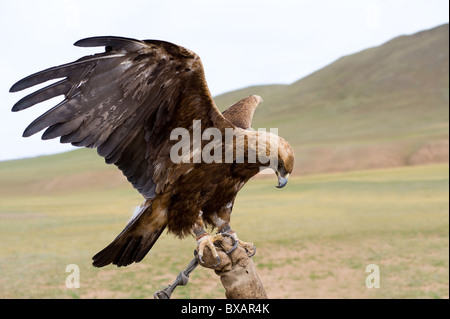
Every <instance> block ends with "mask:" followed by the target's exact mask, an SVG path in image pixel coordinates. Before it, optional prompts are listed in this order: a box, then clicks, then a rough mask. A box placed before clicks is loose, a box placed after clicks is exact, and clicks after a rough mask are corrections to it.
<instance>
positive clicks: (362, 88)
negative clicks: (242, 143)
mask: <svg viewBox="0 0 450 319" xmlns="http://www.w3.org/2000/svg"><path fill="white" fill-rule="evenodd" d="M250 94H258V95H261V96H262V97H263V99H264V103H263V104H262V105H261V106H260V107H259V108H258V109H257V111H256V113H255V117H254V121H253V124H254V125H253V126H254V128H270V127H275V128H278V129H279V134H280V135H281V136H283V137H285V138H286V139H287V140H288V141H289V142H290V143H291V144H293V146H294V148H295V151H296V168H297V169H296V172H297V173H314V172H329V171H342V170H352V169H365V168H379V167H390V166H403V165H410V164H427V163H440V162H448V158H449V156H448V138H449V26H448V24H447V25H443V26H440V27H437V28H434V29H431V30H427V31H423V32H419V33H417V34H414V35H411V36H401V37H399V38H395V39H393V40H391V41H389V42H387V43H385V44H383V45H381V46H378V47H374V48H371V49H367V50H364V51H362V52H359V53H356V54H353V55H349V56H345V57H343V58H341V59H339V60H337V61H336V62H334V63H332V64H330V65H329V66H327V67H325V68H323V69H321V70H319V71H317V72H315V73H313V74H311V75H309V76H307V77H306V78H303V79H301V80H299V81H297V82H295V83H293V84H291V85H274V86H260V87H250V88H246V89H242V90H238V91H234V92H231V93H227V94H224V95H221V96H218V97H217V98H216V99H215V100H216V103H217V104H218V105H219V107H220V108H221V109H222V110H223V109H225V108H226V107H228V106H229V105H231V104H232V103H234V101H236V100H238V99H240V98H242V97H244V96H247V95H250Z"/></svg>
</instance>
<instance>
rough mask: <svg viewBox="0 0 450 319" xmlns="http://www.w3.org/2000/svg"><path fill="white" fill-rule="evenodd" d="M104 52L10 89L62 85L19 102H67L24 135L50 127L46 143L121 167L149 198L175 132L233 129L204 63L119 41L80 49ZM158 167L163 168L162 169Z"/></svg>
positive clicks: (169, 47) (174, 50)
mask: <svg viewBox="0 0 450 319" xmlns="http://www.w3.org/2000/svg"><path fill="white" fill-rule="evenodd" d="M75 45H76V46H81V47H95V46H105V52H104V53H99V54H95V55H92V56H86V57H83V58H81V59H79V60H77V61H75V62H72V63H68V64H64V65H61V66H57V67H53V68H49V69H47V70H44V71H41V72H38V73H35V74H33V75H30V76H28V77H26V78H24V79H22V80H20V81H19V82H17V83H16V84H14V85H13V86H12V87H11V89H10V91H11V92H16V91H20V90H23V89H26V88H29V87H31V86H34V85H36V84H39V83H43V82H46V81H48V80H52V79H60V78H61V79H62V80H60V81H58V82H56V83H53V84H51V85H49V86H47V87H45V88H43V89H40V90H38V91H36V92H34V93H32V94H30V95H28V96H26V97H24V98H23V99H21V100H20V101H19V102H17V103H16V104H15V105H14V107H13V111H20V110H23V109H26V108H28V107H30V106H32V105H34V104H37V103H39V102H42V101H45V100H48V99H50V98H53V97H55V96H58V95H64V97H65V98H64V100H63V101H62V102H61V103H59V104H58V105H56V106H55V107H53V108H52V109H50V110H49V111H47V112H46V113H44V114H43V115H41V116H40V117H39V118H37V119H36V120H35V121H33V122H32V123H31V124H30V125H29V126H28V127H27V128H26V130H25V132H24V136H31V135H33V134H35V133H37V132H39V131H41V130H43V129H45V128H47V129H46V131H45V132H44V134H43V135H42V139H51V138H56V137H61V142H62V143H72V144H73V145H75V146H85V147H89V148H97V151H98V154H99V155H101V156H103V157H104V158H105V160H106V162H107V163H113V164H115V165H117V166H118V167H119V169H120V170H122V172H123V173H124V175H125V176H126V177H127V179H128V180H129V181H130V182H131V184H132V185H133V186H134V187H135V188H136V189H137V190H138V191H139V192H140V193H141V194H142V195H143V196H144V197H146V198H153V197H154V196H155V194H156V193H157V192H158V189H160V188H161V187H162V186H159V187H158V183H165V181H164V179H165V176H164V174H156V175H158V176H156V175H155V174H154V170H155V167H156V166H157V165H158V161H159V160H161V161H162V160H163V159H164V160H167V159H168V157H169V152H170V150H169V149H168V148H169V147H168V144H167V143H168V142H167V141H168V140H169V135H170V132H171V130H172V129H173V128H175V127H184V128H189V127H190V126H192V121H193V119H198V120H201V121H202V126H203V125H205V126H209V127H220V126H221V125H222V126H229V127H232V125H231V123H230V122H228V121H227V120H226V119H225V118H224V117H223V116H222V114H221V113H220V111H219V110H218V109H217V107H216V106H215V104H214V101H213V99H212V97H211V94H210V92H209V89H208V87H207V84H206V80H205V76H204V70H203V66H202V63H201V61H200V58H199V57H198V56H197V55H196V54H195V53H193V52H191V51H189V50H187V49H185V48H183V47H180V46H177V45H175V44H172V43H168V42H164V41H157V40H144V41H140V40H135V39H129V38H122V37H111V36H107V37H93V38H87V39H83V40H80V41H78V42H76V43H75ZM160 166H161V165H160Z"/></svg>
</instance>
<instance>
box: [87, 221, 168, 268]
mask: <svg viewBox="0 0 450 319" xmlns="http://www.w3.org/2000/svg"><path fill="white" fill-rule="evenodd" d="M165 228H166V227H165V226H163V227H161V228H159V229H157V230H155V231H153V232H151V233H149V234H146V235H141V236H126V235H119V236H118V237H117V238H116V239H115V240H114V241H113V242H112V243H111V244H109V245H108V246H106V247H105V248H104V249H103V250H101V251H100V252H99V253H97V254H96V255H95V256H94V257H92V259H93V263H92V264H93V265H94V266H95V267H103V266H106V265H109V264H111V263H112V264H114V265H116V266H117V267H122V266H128V265H129V264H132V263H133V262H136V263H137V262H140V261H141V260H142V259H143V258H144V257H145V255H147V253H148V252H149V251H150V249H151V248H152V247H153V245H154V244H155V242H156V241H157V240H158V238H159V236H160V235H161V234H162V232H163V231H164V229H165Z"/></svg>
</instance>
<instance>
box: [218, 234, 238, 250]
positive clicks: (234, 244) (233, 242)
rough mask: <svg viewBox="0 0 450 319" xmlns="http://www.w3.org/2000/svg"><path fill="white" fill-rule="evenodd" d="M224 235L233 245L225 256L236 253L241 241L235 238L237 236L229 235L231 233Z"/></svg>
mask: <svg viewBox="0 0 450 319" xmlns="http://www.w3.org/2000/svg"><path fill="white" fill-rule="evenodd" d="M222 235H223V236H225V237H228V238H231V241H232V242H231V245H232V246H233V247H231V248H230V249H229V250H227V251H226V252H225V254H227V255H228V254H231V253H232V252H233V251H235V250H236V248H237V246H238V245H239V240H236V238H235V237H236V236H235V234H234V233H233V234H229V233H222Z"/></svg>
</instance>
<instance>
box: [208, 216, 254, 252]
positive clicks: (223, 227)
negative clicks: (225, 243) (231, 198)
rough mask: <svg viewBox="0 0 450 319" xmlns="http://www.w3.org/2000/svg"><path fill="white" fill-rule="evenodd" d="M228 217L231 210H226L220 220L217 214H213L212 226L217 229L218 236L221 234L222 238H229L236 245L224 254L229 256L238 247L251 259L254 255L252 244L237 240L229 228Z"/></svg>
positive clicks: (234, 233)
mask: <svg viewBox="0 0 450 319" xmlns="http://www.w3.org/2000/svg"><path fill="white" fill-rule="evenodd" d="M230 217H231V210H228V211H227V212H226V213H225V214H222V218H220V217H219V216H218V215H217V214H214V218H213V220H214V224H215V225H216V227H217V229H218V234H222V236H227V237H230V238H231V239H232V240H233V242H235V243H236V245H233V248H232V249H231V250H230V251H227V252H226V253H227V254H229V253H231V252H232V251H233V250H235V249H236V247H237V246H238V245H239V246H241V247H242V248H244V249H245V251H246V252H247V255H248V256H249V257H253V256H254V255H255V254H256V246H255V244H253V243H247V242H245V241H242V240H240V239H239V238H238V236H237V234H236V232H235V231H234V230H233V229H231V227H230Z"/></svg>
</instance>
